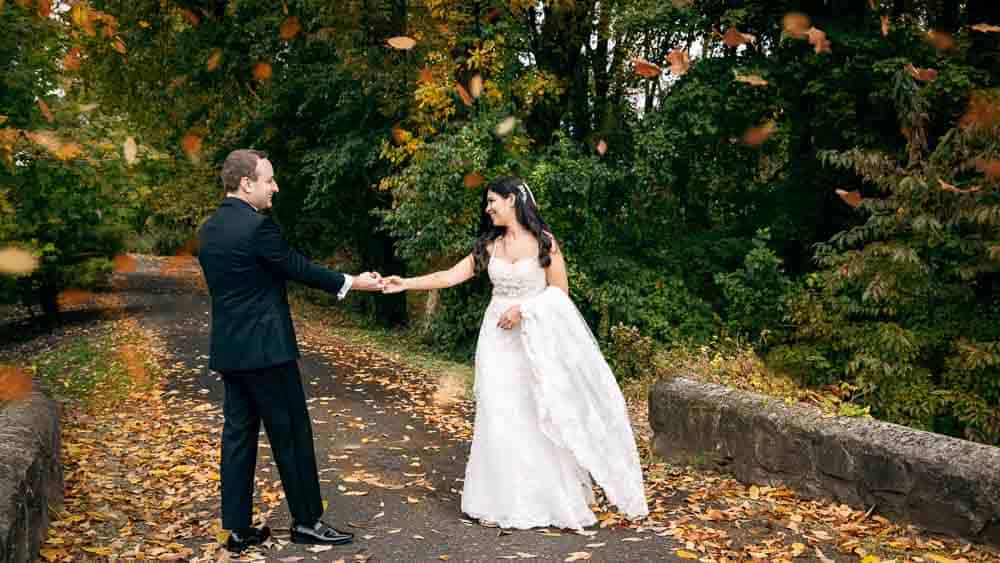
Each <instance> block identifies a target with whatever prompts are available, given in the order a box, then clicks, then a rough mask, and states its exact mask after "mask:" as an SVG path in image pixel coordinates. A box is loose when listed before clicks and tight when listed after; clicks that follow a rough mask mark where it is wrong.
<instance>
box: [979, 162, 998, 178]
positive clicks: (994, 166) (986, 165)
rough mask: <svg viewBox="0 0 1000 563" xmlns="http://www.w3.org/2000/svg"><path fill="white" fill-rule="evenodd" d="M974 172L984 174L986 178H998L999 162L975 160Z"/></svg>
mask: <svg viewBox="0 0 1000 563" xmlns="http://www.w3.org/2000/svg"><path fill="white" fill-rule="evenodd" d="M976 170H978V171H979V172H982V173H983V174H985V175H986V177H987V178H1000V160H986V159H983V158H980V159H977V160H976Z"/></svg>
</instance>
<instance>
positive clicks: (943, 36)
mask: <svg viewBox="0 0 1000 563" xmlns="http://www.w3.org/2000/svg"><path fill="white" fill-rule="evenodd" d="M927 40H928V41H930V42H931V45H934V48H935V49H937V50H938V51H950V50H952V49H954V48H955V38H954V37H953V36H952V35H951V34H950V33H948V32H947V31H938V30H936V29H932V30H930V31H928V32H927Z"/></svg>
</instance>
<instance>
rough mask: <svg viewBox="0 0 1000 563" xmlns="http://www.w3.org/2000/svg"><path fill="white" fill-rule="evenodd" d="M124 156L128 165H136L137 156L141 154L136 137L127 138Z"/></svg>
mask: <svg viewBox="0 0 1000 563" xmlns="http://www.w3.org/2000/svg"><path fill="white" fill-rule="evenodd" d="M122 154H123V155H124V156H125V163H126V164H129V165H131V164H135V159H136V155H138V154H139V145H137V144H136V142H135V137H132V136H129V137H126V138H125V142H124V143H123V144H122Z"/></svg>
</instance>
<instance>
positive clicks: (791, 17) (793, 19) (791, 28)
mask: <svg viewBox="0 0 1000 563" xmlns="http://www.w3.org/2000/svg"><path fill="white" fill-rule="evenodd" d="M781 24H782V26H783V27H784V29H785V34H786V35H788V36H789V37H791V38H793V39H805V38H806V34H807V33H808V32H809V29H810V28H812V22H811V21H809V16H807V15H805V14H803V13H801V12H788V13H787V14H785V17H784V18H782V20H781Z"/></svg>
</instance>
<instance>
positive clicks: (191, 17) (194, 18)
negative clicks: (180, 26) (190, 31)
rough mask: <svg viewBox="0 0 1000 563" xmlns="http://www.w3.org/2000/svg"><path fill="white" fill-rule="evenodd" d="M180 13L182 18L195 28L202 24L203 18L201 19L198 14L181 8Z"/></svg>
mask: <svg viewBox="0 0 1000 563" xmlns="http://www.w3.org/2000/svg"><path fill="white" fill-rule="evenodd" d="M180 12H181V16H182V17H183V18H184V19H185V20H187V22H188V23H189V24H191V25H192V26H194V27H198V24H199V23H200V22H201V17H199V16H198V14H196V13H194V12H192V11H191V10H188V9H187V8H181V9H180Z"/></svg>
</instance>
